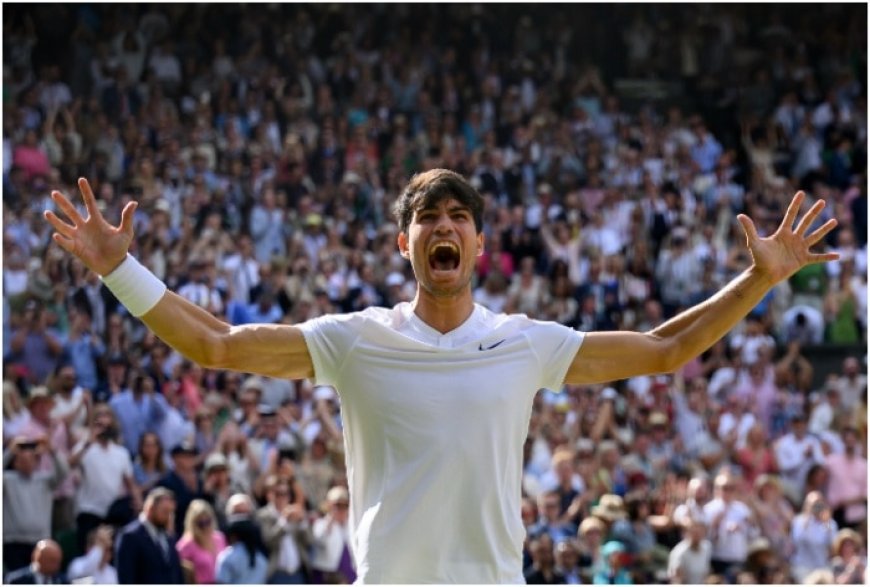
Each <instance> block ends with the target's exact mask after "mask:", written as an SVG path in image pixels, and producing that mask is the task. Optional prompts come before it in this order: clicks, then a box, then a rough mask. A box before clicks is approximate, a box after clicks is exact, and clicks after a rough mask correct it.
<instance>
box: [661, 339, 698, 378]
mask: <svg viewBox="0 0 870 587" xmlns="http://www.w3.org/2000/svg"><path fill="white" fill-rule="evenodd" d="M658 345H659V349H660V350H659V352H657V353H656V356H657V357H658V362H657V363H658V364H657V365H656V370H657V371H658V372H659V373H673V372H675V371H678V370H679V369H680V368H682V366H683V365H685V364H686V363H688V362H689V359H690V358H691V357H688V356H686V353H685V349H683V347H682V345H681V344H680V342H679V340H677V339H676V338H675V337H673V336H671V337H668V338H662V339H659V341H658Z"/></svg>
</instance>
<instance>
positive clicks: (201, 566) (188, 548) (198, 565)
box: [175, 530, 227, 585]
mask: <svg viewBox="0 0 870 587" xmlns="http://www.w3.org/2000/svg"><path fill="white" fill-rule="evenodd" d="M212 540H213V541H214V552H211V551H209V550H206V549H204V548H203V547H201V546H200V545H199V544H197V543H196V542H195V541H194V540H193V537H192V536H187V535H185V536H182V537H181V539H180V540H179V541H178V543H177V544H176V545H175V549H176V550H177V551H178V556H179V557H181V560H183V561H190V562H191V564H193V576H194V581H195V582H196V583H198V584H200V585H203V584H214V582H215V565H216V563H217V557H218V553H220V551H222V550H223V549H224V548H225V547H226V545H227V541H226V539H225V538H224V535H223V533H222V532H221V531H220V530H214V531H213V534H212Z"/></svg>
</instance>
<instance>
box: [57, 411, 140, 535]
mask: <svg viewBox="0 0 870 587" xmlns="http://www.w3.org/2000/svg"><path fill="white" fill-rule="evenodd" d="M117 438H118V425H117V422H116V420H115V418H114V415H113V413H112V410H111V408H109V407H108V406H107V405H105V404H97V405H96V406H94V421H93V424H92V425H91V431H90V434H89V435H88V437H87V438H85V439H84V440H82V441H80V442H79V443H78V444H77V445H76V446H75V448H73V451H72V456H71V457H70V459H69V464H70V467H71V468H78V469H79V471H80V473H81V485H80V486H79V491H78V495H77V499H76V511H77V512H78V515H77V516H76V533H77V537H78V547H79V552H85V546H86V544H87V537H88V534H89V533H90V531H91V530H93V529H94V528H96V527H98V526H99V525H100V524H104V523H110V524H114V525H123V524H126V523H127V522H128V521H129V520H130V519H131V518H132V517H133V516H134V515H135V514H136V513H137V512H139V510H140V509H141V508H142V494H141V492H140V491H139V488H138V487H137V486H136V482H135V481H134V480H133V463H132V460H131V459H130V453H128V452H127V450H126V449H125V448H124V447H123V446H121V445H120V444H118V443H117Z"/></svg>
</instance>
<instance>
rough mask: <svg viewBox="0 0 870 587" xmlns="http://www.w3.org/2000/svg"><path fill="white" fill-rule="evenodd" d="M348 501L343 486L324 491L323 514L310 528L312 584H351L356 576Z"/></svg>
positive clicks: (348, 498)
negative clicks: (352, 555) (324, 512)
mask: <svg viewBox="0 0 870 587" xmlns="http://www.w3.org/2000/svg"><path fill="white" fill-rule="evenodd" d="M349 500H350V497H349V495H348V493H347V489H345V488H344V487H341V486H335V487H333V488H332V489H330V490H329V492H328V493H327V494H326V508H327V511H326V515H324V516H323V517H322V518H319V519H317V520H315V521H314V524H313V525H312V527H311V534H312V537H313V550H312V554H311V571H312V573H311V575H312V582H313V583H317V584H324V583H330V582H347V583H353V581H354V580H355V579H356V570H355V567H354V562H353V558H352V557H351V552H350V534H349V528H348V526H347V522H348V507H349V504H350V502H349Z"/></svg>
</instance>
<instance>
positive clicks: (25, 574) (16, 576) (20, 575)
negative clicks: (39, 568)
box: [5, 565, 36, 585]
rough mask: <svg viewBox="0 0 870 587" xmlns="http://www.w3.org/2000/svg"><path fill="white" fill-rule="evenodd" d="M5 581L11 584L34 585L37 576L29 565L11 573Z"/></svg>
mask: <svg viewBox="0 0 870 587" xmlns="http://www.w3.org/2000/svg"><path fill="white" fill-rule="evenodd" d="M5 582H6V583H9V584H10V585H34V584H36V576H35V575H34V574H33V571H32V570H31V568H30V565H28V566H26V567H22V568H20V569H18V570H16V571H12V572H11V573H9V574H8V575H7V576H6V581H5Z"/></svg>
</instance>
